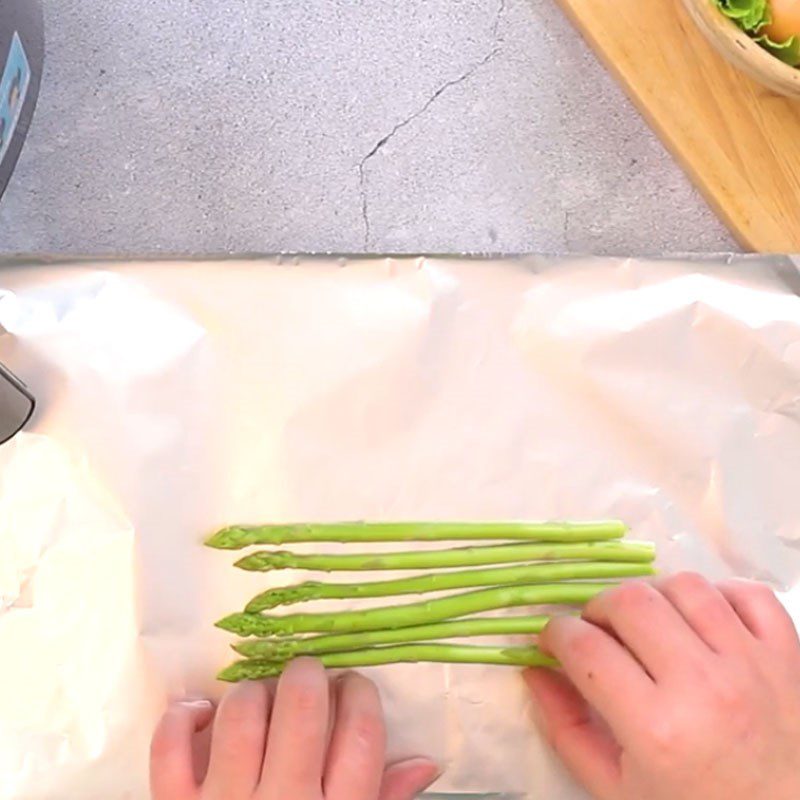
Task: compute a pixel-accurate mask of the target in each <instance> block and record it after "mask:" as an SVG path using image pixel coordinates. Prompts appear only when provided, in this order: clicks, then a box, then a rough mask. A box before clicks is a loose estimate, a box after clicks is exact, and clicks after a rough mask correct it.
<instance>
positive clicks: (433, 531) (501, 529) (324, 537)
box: [206, 521, 627, 550]
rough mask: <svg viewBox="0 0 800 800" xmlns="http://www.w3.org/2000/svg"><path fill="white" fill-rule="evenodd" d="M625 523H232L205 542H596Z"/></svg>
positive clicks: (235, 545)
mask: <svg viewBox="0 0 800 800" xmlns="http://www.w3.org/2000/svg"><path fill="white" fill-rule="evenodd" d="M626 531H627V528H626V526H625V525H624V524H623V523H622V522H615V521H609V522H335V523H317V524H314V523H312V524H294V525H232V526H230V527H228V528H223V529H222V530H219V531H217V532H216V533H215V534H214V535H213V536H211V537H209V538H208V539H207V540H206V544H207V545H209V546H210V547H217V548H219V549H221V550H240V549H241V548H243V547H247V546H248V545H253V544H293V543H297V542H350V543H352V542H410V541H418V542H419V541H445V540H453V539H525V540H528V541H536V542H595V541H603V540H606V539H620V538H622V536H624V535H625V533H626Z"/></svg>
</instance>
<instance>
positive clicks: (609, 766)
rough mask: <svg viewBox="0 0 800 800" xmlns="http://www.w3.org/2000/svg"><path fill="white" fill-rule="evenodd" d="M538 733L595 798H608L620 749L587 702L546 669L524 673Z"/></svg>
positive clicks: (611, 794)
mask: <svg viewBox="0 0 800 800" xmlns="http://www.w3.org/2000/svg"><path fill="white" fill-rule="evenodd" d="M524 677H525V682H526V683H527V684H528V688H529V689H530V690H531V694H532V695H533V700H534V703H535V704H536V709H537V711H538V718H539V723H540V727H541V728H542V732H543V734H544V735H545V737H546V738H547V740H548V741H549V742H550V744H551V746H552V747H553V749H554V750H555V751H556V753H557V754H558V756H559V757H560V758H561V760H562V761H563V762H564V764H565V766H566V767H567V769H569V771H570V772H571V773H572V774H573V775H574V776H575V778H576V779H577V780H578V781H579V782H580V783H581V784H583V786H584V787H585V788H586V789H587V790H588V791H589V793H590V794H591V795H592V796H593V797H596V798H598V800H607V798H608V799H609V800H610V798H612V797H615V796H616V794H617V788H618V786H619V782H620V766H619V757H620V748H619V745H618V744H617V743H616V742H615V741H614V740H613V739H612V738H611V736H610V735H609V733H608V732H607V731H606V730H604V729H603V728H602V727H601V726H600V725H598V723H597V722H596V720H594V719H593V718H592V713H591V709H590V708H589V704H588V703H587V702H586V701H585V700H584V699H583V698H582V697H581V696H580V694H579V693H578V691H577V690H576V689H575V687H574V686H573V685H572V684H571V683H570V681H569V680H568V679H567V678H566V677H564V676H563V675H559V674H558V673H557V672H553V671H552V670H547V669H531V670H526V671H525V673H524Z"/></svg>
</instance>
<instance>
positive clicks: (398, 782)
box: [378, 758, 441, 800]
mask: <svg viewBox="0 0 800 800" xmlns="http://www.w3.org/2000/svg"><path fill="white" fill-rule="evenodd" d="M440 774H441V770H440V769H439V767H438V766H437V765H436V764H434V762H433V761H430V760H429V759H427V758H411V759H409V760H408V761H400V762H399V763H397V764H393V765H392V766H391V767H387V769H386V771H385V772H384V773H383V781H382V783H381V791H380V795H379V796H378V800H414V798H415V797H416V796H417V795H418V794H419V793H420V792H422V791H424V790H425V789H427V788H428V787H429V786H430V785H431V784H432V783H433V782H434V781H435V780H436V779H437V778H438V777H439V775H440Z"/></svg>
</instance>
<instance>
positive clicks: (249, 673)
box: [217, 644, 557, 682]
mask: <svg viewBox="0 0 800 800" xmlns="http://www.w3.org/2000/svg"><path fill="white" fill-rule="evenodd" d="M320 660H321V661H322V664H323V666H325V667H328V668H331V669H336V668H351V667H372V666H378V665H380V664H398V663H403V662H420V661H430V662H446V663H450V664H500V665H503V666H515V667H552V666H557V663H556V662H555V661H554V660H553V659H552V658H550V657H549V656H546V655H544V653H542V652H541V651H540V650H538V649H537V648H536V647H477V646H474V645H454V644H405V645H397V646H396V647H376V648H374V649H371V650H355V651H352V652H349V653H326V654H324V655H322V656H320ZM286 663H287V662H285V661H264V660H259V659H253V660H249V661H237V662H236V663H234V664H231V665H230V666H229V667H226V668H225V669H224V670H222V672H220V673H219V675H218V676H217V677H218V678H219V679H220V680H223V681H230V682H236V681H243V680H260V679H262V678H270V677H277V676H278V675H280V674H281V672H283V669H284V667H285V666H286Z"/></svg>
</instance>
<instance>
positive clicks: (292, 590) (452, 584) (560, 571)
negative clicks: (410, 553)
mask: <svg viewBox="0 0 800 800" xmlns="http://www.w3.org/2000/svg"><path fill="white" fill-rule="evenodd" d="M653 574H655V569H654V568H653V566H652V564H637V563H635V562H634V563H617V562H613V561H611V562H592V561H567V562H564V563H557V564H525V565H524V566H514V567H497V568H494V569H472V570H464V571H461V572H433V573H428V574H422V575H415V576H414V577H411V578H399V579H396V580H390V581H371V582H368V583H322V582H319V581H307V582H305V583H299V584H296V585H295V586H281V587H277V588H274V589H268V590H267V591H266V592H262V593H261V594H259V595H258V596H256V597H254V598H253V599H252V600H251V601H250V602H249V603H248V604H247V606H246V607H245V611H248V612H250V613H252V614H256V613H258V612H259V611H266V610H267V609H270V608H275V607H277V606H280V605H291V604H293V603H302V602H304V601H306V600H346V599H351V598H364V597H389V596H392V595H402V594H424V593H426V592H439V591H442V590H444V589H465V588H469V587H475V586H503V585H510V584H520V583H526V584H530V583H557V582H559V581H568V580H586V579H605V578H630V577H637V576H642V575H653Z"/></svg>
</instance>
